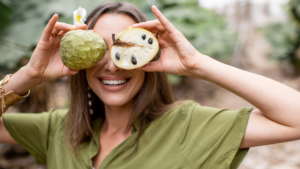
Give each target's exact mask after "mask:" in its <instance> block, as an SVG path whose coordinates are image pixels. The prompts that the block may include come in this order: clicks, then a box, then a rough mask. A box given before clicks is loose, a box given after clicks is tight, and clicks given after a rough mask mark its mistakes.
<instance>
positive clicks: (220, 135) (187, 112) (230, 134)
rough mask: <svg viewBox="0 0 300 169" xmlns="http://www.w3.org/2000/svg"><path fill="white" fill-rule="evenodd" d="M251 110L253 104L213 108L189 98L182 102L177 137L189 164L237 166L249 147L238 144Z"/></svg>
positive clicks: (223, 168)
mask: <svg viewBox="0 0 300 169" xmlns="http://www.w3.org/2000/svg"><path fill="white" fill-rule="evenodd" d="M251 111H252V108H243V109H241V110H239V111H234V110H228V109H216V108H212V107H205V106H201V105H199V104H198V103H195V102H192V101H189V102H188V103H186V104H184V105H183V106H182V111H181V112H183V115H184V123H183V127H182V130H181V131H180V132H181V134H180V140H179V141H180V143H181V144H180V147H181V150H182V153H183V155H184V156H185V158H186V160H187V161H188V163H189V164H190V165H191V166H193V167H192V168H216V166H218V169H229V168H230V169H236V168H238V166H239V165H240V163H241V162H242V160H243V158H244V157H245V156H246V154H247V152H248V150H249V149H239V146H240V143H241V141H242V139H243V136H244V133H245V131H246V128H247V124H248V119H249V114H250V112H251Z"/></svg>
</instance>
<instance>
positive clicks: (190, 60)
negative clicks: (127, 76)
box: [132, 5, 208, 75]
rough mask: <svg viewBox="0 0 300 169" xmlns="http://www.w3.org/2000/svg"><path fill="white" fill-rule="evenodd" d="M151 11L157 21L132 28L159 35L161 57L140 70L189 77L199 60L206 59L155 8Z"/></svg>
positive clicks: (139, 24) (196, 68) (197, 67)
mask: <svg viewBox="0 0 300 169" xmlns="http://www.w3.org/2000/svg"><path fill="white" fill-rule="evenodd" d="M152 11H153V13H154V14H155V16H156V17H157V19H158V20H154V21H148V22H143V23H138V24H134V25H133V26H132V27H139V28H144V29H147V30H149V31H151V32H152V33H153V34H159V35H158V42H159V45H160V48H161V56H160V58H159V59H158V60H157V61H155V62H150V63H148V64H147V65H145V66H143V67H142V68H140V69H141V70H144V71H147V72H153V71H158V72H166V73H171V74H177V75H191V73H192V72H194V71H197V70H198V69H199V64H198V63H199V60H202V59H203V58H208V57H207V56H204V55H202V54H201V53H199V52H198V51H197V50H196V49H195V48H194V47H193V45H192V44H190V42H189V41H188V40H187V39H186V38H185V37H184V36H183V34H182V33H181V32H180V31H178V30H177V29H176V28H175V27H174V26H173V25H172V24H171V22H170V21H169V20H168V19H167V18H166V17H165V16H164V15H163V14H162V13H161V12H160V11H159V10H158V9H157V7H156V6H154V5H153V6H152Z"/></svg>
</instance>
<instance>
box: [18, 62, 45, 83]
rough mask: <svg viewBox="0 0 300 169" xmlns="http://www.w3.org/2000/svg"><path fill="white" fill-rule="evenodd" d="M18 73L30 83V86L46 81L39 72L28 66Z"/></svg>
mask: <svg viewBox="0 0 300 169" xmlns="http://www.w3.org/2000/svg"><path fill="white" fill-rule="evenodd" d="M18 72H20V73H22V74H23V75H24V76H25V77H26V79H27V80H30V81H32V82H33V83H32V84H34V85H35V86H36V85H38V84H41V83H43V82H45V81H46V79H45V78H43V77H41V75H40V72H38V71H36V70H34V69H33V68H31V67H29V66H28V65H26V66H24V67H22V68H21V69H20V70H19V71H18ZM18 72H17V73H18Z"/></svg>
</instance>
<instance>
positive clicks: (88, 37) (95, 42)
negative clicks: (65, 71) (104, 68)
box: [60, 30, 107, 70]
mask: <svg viewBox="0 0 300 169" xmlns="http://www.w3.org/2000/svg"><path fill="white" fill-rule="evenodd" d="M106 50H107V46H106V44H105V42H104V40H103V38H102V37H101V36H100V35H98V34H97V33H95V32H92V31H87V30H73V31H69V32H67V33H66V34H65V35H64V36H63V37H62V39H61V41H60V57H61V60H62V62H63V63H64V65H65V66H67V67H68V68H71V69H74V70H82V69H88V68H90V67H92V66H94V65H95V64H96V63H97V62H99V61H100V60H102V59H103V57H104V54H105V52H106Z"/></svg>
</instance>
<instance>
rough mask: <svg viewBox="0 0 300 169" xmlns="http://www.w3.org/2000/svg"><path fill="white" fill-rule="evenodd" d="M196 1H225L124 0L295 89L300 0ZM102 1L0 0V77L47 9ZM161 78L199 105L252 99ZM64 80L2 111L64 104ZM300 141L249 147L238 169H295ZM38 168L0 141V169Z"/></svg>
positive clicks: (32, 42) (26, 48)
mask: <svg viewBox="0 0 300 169" xmlns="http://www.w3.org/2000/svg"><path fill="white" fill-rule="evenodd" d="M202 1H203V2H204V1H205V2H209V3H213V2H214V4H222V3H223V2H224V1H225V0H224V1H217V0H200V1H198V0H144V1H142V0H127V1H123V2H129V3H132V4H134V5H136V6H137V7H138V8H139V9H141V11H142V12H144V13H145V14H146V16H147V17H148V19H149V20H153V19H156V18H155V16H154V15H153V14H152V12H151V6H152V5H156V6H157V7H158V8H159V9H160V10H161V11H162V13H163V14H164V15H165V16H166V17H167V18H168V19H169V20H170V21H171V22H172V23H173V24H174V25H175V27H176V28H177V29H179V30H180V31H181V32H182V33H183V34H184V36H185V37H186V38H187V39H188V40H189V41H190V43H192V44H193V45H194V46H195V47H196V48H197V50H198V51H199V52H201V53H203V54H206V55H209V56H211V57H213V58H215V59H217V60H219V61H222V62H224V63H226V64H230V65H232V66H236V67H239V68H241V69H244V70H247V71H250V72H254V73H258V74H261V75H264V76H267V77H269V78H272V79H275V80H277V81H279V82H281V83H284V84H286V85H288V86H291V87H292V88H294V89H296V90H298V91H300V78H299V74H300V48H299V47H300V0H290V1H289V0H226V2H229V1H230V3H227V5H222V7H221V8H219V7H216V8H207V6H205V5H203V4H204V3H201V2H202ZM262 1H264V3H262ZM275 1H276V2H277V1H282V2H283V3H281V4H283V5H282V6H280V7H279V8H280V9H282V11H283V13H280V15H279V16H282V17H283V18H284V19H278V15H277V16H275V15H273V14H272V10H274V9H273V8H272V7H273V6H274V4H275ZM102 2H104V0H97V1H96V0H85V1H82V0H81V1H79V0H25V1H20V0H0V77H1V76H3V75H6V74H7V73H14V72H16V71H17V70H18V69H19V68H20V67H22V66H24V65H26V64H27V62H28V60H29V59H30V56H31V54H32V51H33V50H34V48H35V47H36V44H37V42H38V40H39V39H40V36H41V34H42V31H43V29H44V27H45V25H46V23H47V22H48V20H49V19H50V17H51V16H52V15H53V14H55V13H58V14H59V16H60V18H59V21H60V22H66V23H69V24H73V18H72V17H73V11H74V10H76V9H78V7H79V6H81V7H83V8H85V9H86V10H87V13H88V14H89V13H90V12H91V11H92V10H93V9H94V8H95V7H96V6H97V5H99V4H101V3H102ZM199 2H200V3H199ZM258 2H259V3H258ZM201 4H202V5H201ZM220 6H221V5H220ZM273 12H274V11H273ZM224 76H226V72H224ZM168 77H169V80H170V82H171V83H172V88H173V91H174V96H175V98H176V99H177V100H179V99H192V100H195V101H197V102H199V103H201V104H202V105H206V106H213V107H218V108H229V109H240V108H242V107H249V106H252V105H250V104H249V103H247V102H246V101H244V100H243V99H241V98H239V97H237V96H236V95H234V94H232V93H230V92H229V91H226V90H224V89H222V88H220V87H219V86H216V85H214V84H211V83H209V82H206V81H203V80H200V79H194V78H190V77H183V76H182V77H181V76H175V75H169V76H168ZM66 80H67V79H66V78H62V79H59V80H57V81H55V82H47V83H43V84H41V85H39V86H37V87H36V88H34V89H32V90H31V95H30V96H29V97H28V98H26V99H24V100H23V101H22V102H20V103H19V104H18V105H16V106H14V107H12V108H11V109H10V110H9V111H10V112H32V113H35V112H42V111H47V110H49V109H51V108H67V107H68V102H67V89H66V88H67V87H66ZM283 99H284V98H283ZM299 145H300V143H299V142H295V143H291V144H289V143H285V144H281V145H274V146H269V147H268V146H264V147H260V148H258V149H255V148H253V149H251V151H250V152H249V155H248V157H247V158H246V159H245V160H244V162H243V163H242V165H241V166H240V168H239V169H249V168H257V165H258V164H259V165H260V168H263V167H265V168H272V167H273V168H276V167H277V168H278V167H279V168H289V169H297V168H299V166H300V162H299V157H300V146H299ZM287 157H289V158H287ZM294 157H297V158H296V160H295V158H294ZM293 158H294V161H291V160H293ZM256 164H257V165H256ZM44 168H46V167H45V166H42V165H35V164H34V159H33V158H32V157H31V156H29V154H28V153H27V152H26V151H25V150H23V149H22V148H20V147H18V146H8V145H3V144H0V169H44Z"/></svg>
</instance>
